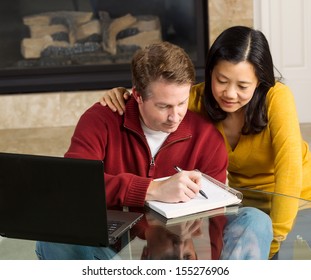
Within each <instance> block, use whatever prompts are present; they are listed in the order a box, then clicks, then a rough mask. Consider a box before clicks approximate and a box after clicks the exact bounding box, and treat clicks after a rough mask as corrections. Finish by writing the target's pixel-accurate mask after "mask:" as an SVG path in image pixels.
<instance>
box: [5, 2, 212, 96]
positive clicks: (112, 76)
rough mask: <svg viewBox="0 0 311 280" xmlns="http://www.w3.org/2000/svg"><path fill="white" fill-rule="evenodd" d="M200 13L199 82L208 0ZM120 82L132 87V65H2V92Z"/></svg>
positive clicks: (83, 87)
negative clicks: (12, 66)
mask: <svg viewBox="0 0 311 280" xmlns="http://www.w3.org/2000/svg"><path fill="white" fill-rule="evenodd" d="M195 5H196V11H198V10H199V9H200V8H202V7H203V9H202V11H201V15H196V16H197V29H196V30H193V32H196V38H197V43H198V47H197V56H198V57H199V58H200V59H198V61H194V65H195V68H196V74H197V82H201V81H203V80H204V64H205V53H206V50H207V48H208V42H209V38H208V4H207V0H195ZM116 86H123V87H131V76H130V65H129V64H118V65H109V66H105V65H82V66H65V67H63V68H62V67H56V68H44V69H39V70H38V69H0V94H13V93H37V92H40V93H44V92H61V91H77V90H99V89H108V88H112V87H116Z"/></svg>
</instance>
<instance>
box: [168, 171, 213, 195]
mask: <svg viewBox="0 0 311 280" xmlns="http://www.w3.org/2000/svg"><path fill="white" fill-rule="evenodd" d="M174 168H175V170H176V171H177V172H181V171H182V169H181V168H180V167H178V166H176V165H175V167H174ZM199 193H200V195H202V196H203V197H205V198H206V199H208V197H207V195H206V193H205V192H204V191H202V190H199Z"/></svg>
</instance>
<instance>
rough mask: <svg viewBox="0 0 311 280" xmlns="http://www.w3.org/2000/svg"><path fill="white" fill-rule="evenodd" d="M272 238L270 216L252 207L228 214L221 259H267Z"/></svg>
mask: <svg viewBox="0 0 311 280" xmlns="http://www.w3.org/2000/svg"><path fill="white" fill-rule="evenodd" d="M272 239H273V231H272V222H271V219H270V217H269V216H268V215H267V214H265V213H264V212H262V211H261V210H258V209H256V208H253V207H243V208H240V210H239V213H238V215H231V216H230V215H229V216H228V222H227V225H226V228H225V230H224V234H223V242H224V246H223V250H222V253H221V257H220V258H221V259H222V260H267V259H268V258H269V252H270V245H271V242H272Z"/></svg>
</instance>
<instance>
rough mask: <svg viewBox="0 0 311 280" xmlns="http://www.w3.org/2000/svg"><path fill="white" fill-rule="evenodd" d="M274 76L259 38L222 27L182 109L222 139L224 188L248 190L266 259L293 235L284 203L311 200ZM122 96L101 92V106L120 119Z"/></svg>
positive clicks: (309, 173) (295, 127)
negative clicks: (266, 221) (269, 230)
mask: <svg viewBox="0 0 311 280" xmlns="http://www.w3.org/2000/svg"><path fill="white" fill-rule="evenodd" d="M273 70H274V67H273V61H272V57H271V53H270V49H269V44H268V42H267V39H266V38H265V36H264V35H263V33H262V32H260V31H257V30H254V29H252V28H249V27H243V26H234V27H231V28H228V29H227V30H225V31H223V32H222V33H221V34H220V35H219V36H218V38H217V39H216V40H215V42H214V43H213V45H212V46H211V48H210V50H209V52H208V55H207V62H206V69H205V79H206V81H205V83H201V84H198V85H195V86H193V87H192V89H191V94H190V99H189V109H190V110H192V111H196V112H199V113H201V114H205V115H206V116H207V117H209V118H210V119H211V120H212V121H213V122H214V124H215V126H216V127H217V128H218V130H219V131H220V132H221V134H222V135H223V137H224V140H225V143H226V147H227V151H228V154H229V166H228V181H229V185H230V186H231V187H234V188H239V189H242V190H247V189H251V190H253V191H254V190H255V192H247V191H246V192H244V196H245V198H246V201H249V203H251V205H252V206H255V207H259V208H261V209H263V210H265V211H266V212H268V213H269V214H270V217H271V219H272V223H273V231H274V240H273V242H272V246H271V251H270V257H272V256H273V255H274V254H275V253H276V252H277V251H278V250H279V246H280V243H281V241H282V240H284V239H285V238H286V236H287V234H288V233H289V232H290V230H291V229H292V226H293V223H294V219H295V217H296V214H297V211H298V200H297V199H290V198H287V197H286V196H291V197H301V198H304V199H309V200H310V199H311V156H310V150H309V147H308V144H307V143H306V142H305V141H304V140H303V139H302V137H301V133H300V127H299V121H298V117H297V112H296V108H295V103H294V98H293V94H292V92H291V91H290V89H289V88H288V87H287V86H286V85H284V84H282V83H281V82H280V81H277V80H276V79H275V77H274V71H273ZM116 92H117V95H115V94H116ZM124 92H125V89H122V88H117V89H114V90H112V91H108V92H107V93H106V95H105V96H104V97H103V100H102V101H101V103H102V104H103V105H105V104H107V105H108V106H109V107H110V108H112V109H113V110H117V109H118V111H119V113H122V108H124V105H123V103H124V101H123V98H122V94H123V93H124ZM116 96H117V97H116ZM125 96H126V97H125V98H128V95H126V94H125ZM118 102H121V103H118ZM113 103H114V105H115V106H114V105H113ZM120 104H121V105H120ZM258 191H266V192H272V193H278V194H281V195H280V196H276V195H274V196H269V195H267V194H263V193H260V192H258ZM250 194H251V195H250ZM284 195H285V196H284Z"/></svg>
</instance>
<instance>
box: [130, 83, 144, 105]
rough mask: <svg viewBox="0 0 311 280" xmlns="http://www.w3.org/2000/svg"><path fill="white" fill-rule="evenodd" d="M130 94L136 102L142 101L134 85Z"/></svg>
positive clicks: (140, 102)
mask: <svg viewBox="0 0 311 280" xmlns="http://www.w3.org/2000/svg"><path fill="white" fill-rule="evenodd" d="M132 95H133V97H134V98H135V100H136V102H137V103H138V104H142V103H143V98H142V97H141V95H140V93H139V92H138V91H137V90H136V87H133V88H132Z"/></svg>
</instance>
